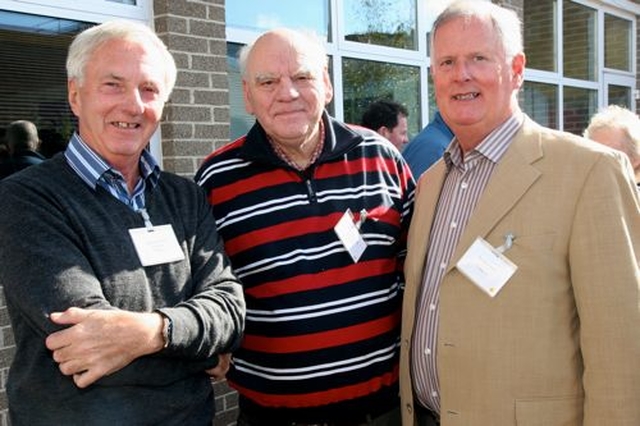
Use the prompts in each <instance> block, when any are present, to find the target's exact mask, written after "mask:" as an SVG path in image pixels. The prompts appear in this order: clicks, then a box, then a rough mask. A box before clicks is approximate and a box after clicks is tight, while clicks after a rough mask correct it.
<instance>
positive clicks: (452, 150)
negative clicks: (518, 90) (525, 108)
mask: <svg viewBox="0 0 640 426" xmlns="http://www.w3.org/2000/svg"><path fill="white" fill-rule="evenodd" d="M522 123H524V114H522V113H519V112H516V113H514V114H512V115H511V116H510V117H509V118H508V119H507V120H505V121H504V122H503V123H502V124H500V125H499V126H498V127H496V128H495V129H493V131H492V132H491V133H489V134H488V135H487V136H486V137H485V138H484V139H483V140H482V142H480V144H478V146H476V147H475V148H474V149H473V151H472V152H471V153H470V154H469V157H476V156H477V155H481V156H483V157H485V158H487V159H488V160H489V161H491V162H493V163H498V161H500V159H501V158H502V156H503V155H504V153H505V152H506V151H507V148H509V145H510V144H511V140H512V139H513V137H514V136H515V135H516V133H518V130H520V127H522ZM444 159H445V162H446V164H447V166H449V167H451V166H452V165H453V164H455V165H461V164H462V163H463V158H462V150H461V149H460V144H459V142H458V138H453V140H452V141H451V143H450V144H449V146H448V147H447V149H446V150H445V153H444Z"/></svg>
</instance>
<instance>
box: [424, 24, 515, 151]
mask: <svg viewBox="0 0 640 426" xmlns="http://www.w3.org/2000/svg"><path fill="white" fill-rule="evenodd" d="M432 64H433V65H432V67H431V70H432V76H433V81H434V88H435V94H436V101H437V103H438V108H439V110H440V112H441V114H442V116H443V117H444V119H445V121H446V122H447V124H448V125H449V126H450V127H451V130H452V131H453V133H454V134H455V135H456V137H457V138H458V139H459V141H460V143H461V146H462V148H463V150H465V151H469V150H471V149H473V148H474V147H475V146H476V145H478V144H479V143H480V142H481V141H482V139H483V138H484V137H486V136H487V135H488V134H489V133H490V132H491V131H492V130H493V129H495V128H496V127H497V126H499V125H500V124H502V123H503V122H504V121H505V120H506V119H507V118H508V117H509V116H510V115H511V114H513V113H514V112H516V111H518V110H519V107H518V103H517V97H516V94H517V91H518V89H519V88H520V86H521V85H522V81H523V74H524V64H525V58H524V54H523V53H519V54H517V55H515V56H514V58H513V59H511V60H508V59H507V58H506V57H505V53H504V48H503V47H502V43H501V41H500V39H499V37H498V35H497V34H496V31H495V30H494V29H493V27H492V25H491V22H490V21H488V20H481V19H480V18H477V17H473V18H463V17H457V18H453V19H452V20H450V21H447V22H444V23H443V24H442V25H441V26H440V27H438V29H437V31H436V33H435V35H434V40H433V52H432Z"/></svg>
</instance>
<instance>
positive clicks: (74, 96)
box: [67, 79, 81, 117]
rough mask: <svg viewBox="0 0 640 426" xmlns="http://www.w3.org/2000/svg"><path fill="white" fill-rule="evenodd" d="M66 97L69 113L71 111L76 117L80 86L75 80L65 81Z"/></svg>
mask: <svg viewBox="0 0 640 426" xmlns="http://www.w3.org/2000/svg"><path fill="white" fill-rule="evenodd" d="M67 97H68V100H69V106H70V107H71V111H73V114H74V115H75V116H76V117H77V116H78V112H79V111H80V108H81V105H80V103H81V102H80V85H79V84H78V81H77V80H75V79H72V80H68V81H67Z"/></svg>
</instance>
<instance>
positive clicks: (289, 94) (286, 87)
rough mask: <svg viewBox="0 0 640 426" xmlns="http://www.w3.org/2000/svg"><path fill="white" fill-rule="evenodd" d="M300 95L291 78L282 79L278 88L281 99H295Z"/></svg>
mask: <svg viewBox="0 0 640 426" xmlns="http://www.w3.org/2000/svg"><path fill="white" fill-rule="evenodd" d="M299 95H300V92H299V91H298V88H297V87H296V85H295V82H294V81H293V80H292V79H291V78H289V77H286V78H282V79H281V80H280V86H279V87H278V96H279V97H280V98H281V99H295V98H297V97H298V96H299Z"/></svg>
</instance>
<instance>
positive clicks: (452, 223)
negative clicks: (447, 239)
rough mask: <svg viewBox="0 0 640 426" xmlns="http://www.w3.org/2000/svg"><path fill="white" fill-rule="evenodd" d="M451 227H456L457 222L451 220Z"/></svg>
mask: <svg viewBox="0 0 640 426" xmlns="http://www.w3.org/2000/svg"><path fill="white" fill-rule="evenodd" d="M450 226H451V229H456V228H457V227H458V222H451V225H450Z"/></svg>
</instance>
